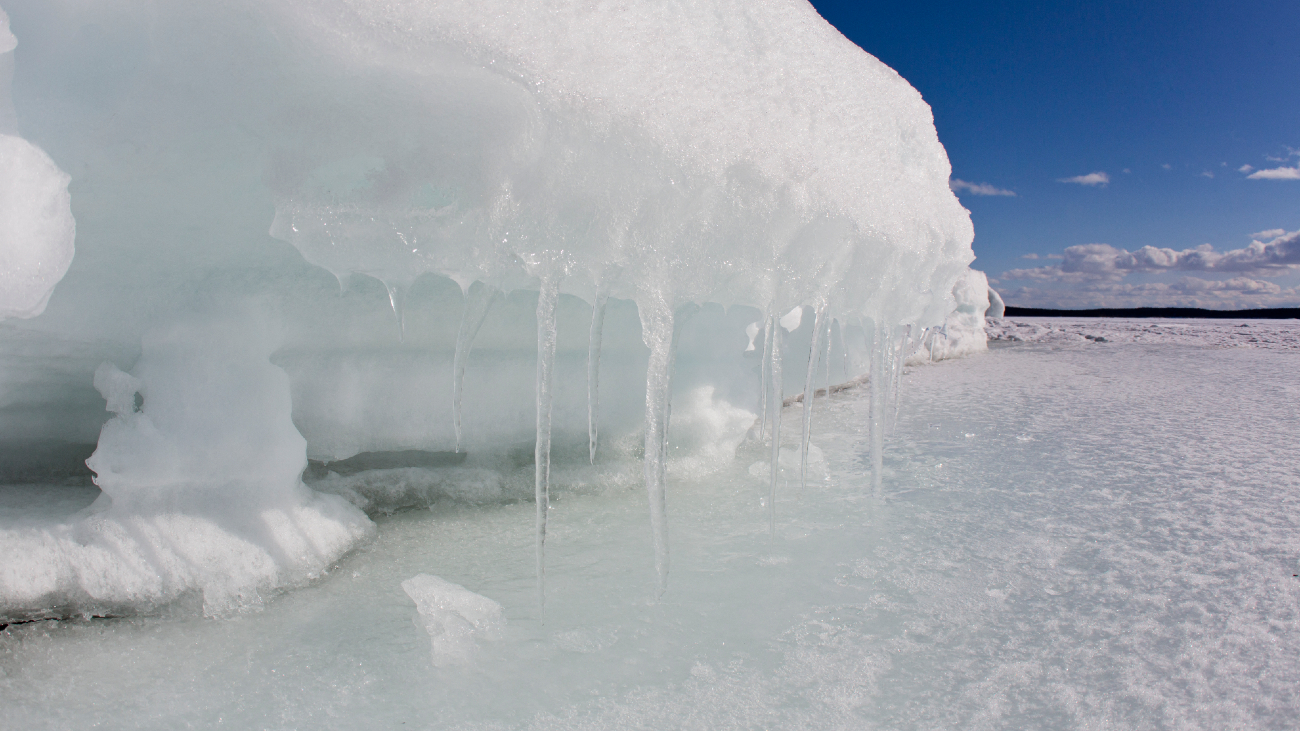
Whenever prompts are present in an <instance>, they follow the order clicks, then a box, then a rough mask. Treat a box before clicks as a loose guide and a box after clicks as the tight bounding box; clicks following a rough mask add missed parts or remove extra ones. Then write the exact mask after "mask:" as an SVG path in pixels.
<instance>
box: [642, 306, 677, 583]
mask: <svg viewBox="0 0 1300 731" xmlns="http://www.w3.org/2000/svg"><path fill="white" fill-rule="evenodd" d="M640 310H641V331H642V334H643V337H644V338H645V340H646V344H647V345H649V346H650V362H649V363H648V364H647V366H646V387H645V458H644V463H643V466H644V469H645V485H646V498H647V499H648V500H649V502H650V532H651V535H652V540H653V543H654V554H655V574H656V576H657V580H658V581H657V589H658V594H657V595H658V596H663V593H664V592H665V591H666V590H667V589H668V506H667V497H666V494H665V485H664V480H665V478H666V476H667V472H666V466H665V464H664V462H665V460H666V458H667V455H666V454H665V453H664V444H665V440H666V439H667V434H668V415H669V413H668V408H669V403H670V401H669V400H670V399H671V398H672V390H671V389H672V353H673V319H674V315H673V311H672V309H671V307H670V306H669V305H668V304H667V303H666V302H664V301H662V300H657V301H655V302H653V303H645V304H644V305H643V306H642V307H641V308H640Z"/></svg>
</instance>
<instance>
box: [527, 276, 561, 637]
mask: <svg viewBox="0 0 1300 731" xmlns="http://www.w3.org/2000/svg"><path fill="white" fill-rule="evenodd" d="M559 301H560V274H559V273H558V272H555V271H550V272H545V273H543V274H542V285H541V290H540V291H539V292H538V293H537V446H536V448H535V449H534V451H533V459H534V462H535V466H536V469H535V471H534V487H535V497H536V499H537V604H538V606H539V607H540V608H541V609H542V611H543V614H544V613H545V611H546V516H547V512H548V511H549V509H550V488H551V484H550V483H551V380H552V375H553V370H554V367H555V308H556V305H557V304H558V303H559Z"/></svg>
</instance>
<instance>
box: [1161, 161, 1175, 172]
mask: <svg viewBox="0 0 1300 731" xmlns="http://www.w3.org/2000/svg"><path fill="white" fill-rule="evenodd" d="M1160 167H1162V168H1164V169H1165V170H1173V169H1174V166H1173V165H1170V164H1169V163H1165V164H1164V165H1161V166H1160Z"/></svg>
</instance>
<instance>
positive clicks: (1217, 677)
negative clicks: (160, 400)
mask: <svg viewBox="0 0 1300 731" xmlns="http://www.w3.org/2000/svg"><path fill="white" fill-rule="evenodd" d="M1018 321H1019V322H1022V323H1025V324H1024V326H1023V329H1022V330H1021V335H1024V334H1026V333H1028V332H1029V331H1030V330H1031V329H1033V328H1038V329H1039V330H1045V331H1046V332H1049V333H1051V332H1055V333H1057V335H1050V336H1048V335H1043V334H1041V333H1040V335H1039V336H1038V337H1020V340H1022V341H1033V340H1037V341H1038V342H1021V343H1019V344H1015V345H1011V346H1005V347H1004V346H999V345H997V344H995V345H994V349H993V350H991V351H990V352H989V353H987V354H983V355H979V356H974V357H970V358H966V359H963V360H958V361H949V362H944V363H940V364H935V365H925V366H919V367H915V368H910V369H909V370H908V373H907V375H906V376H905V377H904V379H903V395H902V399H903V412H902V415H901V417H900V420H899V423H898V427H897V430H896V431H895V433H894V434H893V435H892V436H891V437H890V438H889V440H888V442H887V446H888V449H887V452H886V456H885V459H886V462H885V468H886V471H885V481H884V485H885V489H884V497H883V500H880V501H877V500H873V499H872V498H871V497H870V494H869V492H870V491H869V484H870V475H869V464H870V462H869V457H868V455H867V450H868V437H867V434H866V424H867V410H868V404H867V398H866V391H865V390H863V389H859V390H855V391H847V392H844V393H841V394H837V395H836V396H833V397H832V398H831V399H830V400H829V401H820V400H819V401H818V402H817V404H816V412H815V414H814V428H813V443H814V445H815V446H816V447H818V448H819V450H820V452H821V454H822V455H824V461H823V463H822V464H821V465H820V466H819V468H818V469H815V470H814V475H813V476H812V477H810V481H809V484H808V486H807V488H805V489H800V488H799V486H798V483H797V474H798V470H797V466H796V467H795V469H793V470H787V472H789V473H792V474H791V476H792V477H793V478H794V479H792V480H790V481H788V482H787V483H786V484H784V485H782V487H781V489H780V491H779V493H778V503H777V529H776V535H775V537H774V538H772V537H769V535H768V531H767V512H766V507H765V505H764V502H763V501H764V499H765V496H766V494H767V484H766V480H765V477H755V476H753V475H752V474H751V471H750V467H751V466H752V465H753V463H754V462H756V461H757V460H759V459H761V458H762V457H761V456H759V455H758V453H757V452H756V453H755V454H753V455H750V456H748V457H743V458H741V459H737V460H736V461H735V462H734V463H733V464H731V465H729V466H727V467H726V468H725V469H724V470H723V471H722V472H721V473H718V474H716V475H714V476H713V477H711V478H709V479H706V480H699V481H693V482H682V481H680V480H673V478H672V476H671V475H670V492H669V504H668V510H669V520H670V540H671V548H672V573H671V576H670V580H669V589H668V592H667V594H665V596H664V597H663V599H662V600H661V601H659V602H656V601H655V600H654V585H655V580H654V565H653V555H652V551H651V548H650V540H651V537H650V532H649V527H648V525H647V522H648V521H647V520H646V502H645V495H644V492H643V490H641V489H640V488H639V486H638V487H637V488H635V489H629V488H628V487H627V486H625V485H620V486H616V487H610V488H608V489H603V490H602V489H591V490H587V491H583V492H573V491H570V492H567V493H563V492H562V493H560V494H559V497H558V499H555V502H554V506H553V509H552V512H551V523H550V528H549V530H550V533H549V536H548V544H547V546H548V551H547V591H548V603H547V607H546V615H545V621H544V622H542V621H539V619H540V618H539V611H538V608H537V605H536V600H535V587H534V578H533V571H534V564H533V561H534V557H533V549H532V546H533V516H534V506H533V505H532V504H530V503H508V504H493V505H486V506H484V505H480V506H473V505H467V504H458V503H453V502H447V503H439V504H436V505H435V506H434V507H433V508H432V509H430V510H423V509H422V510H412V511H407V512H400V513H396V514H394V515H391V516H388V517H382V516H381V517H378V518H377V522H378V524H379V535H378V538H377V540H375V541H374V542H373V543H371V544H369V545H367V546H366V547H364V548H363V549H361V550H359V551H358V552H356V553H354V554H352V555H350V556H348V557H347V558H345V559H344V560H343V561H342V562H340V563H339V564H338V565H337V566H336V567H335V568H334V569H333V570H332V571H331V572H330V574H329V576H327V577H326V578H324V579H323V580H321V581H319V582H317V583H315V584H314V585H312V586H309V587H307V588H304V589H300V590H296V591H293V592H290V593H287V594H284V595H281V596H279V597H278V598H275V599H274V600H272V601H270V602H268V603H267V604H266V606H265V608H264V609H263V610H262V611H259V612H255V613H249V614H245V615H242V616H239V617H236V618H234V619H228V620H209V619H196V618H190V617H182V616H177V617H155V618H133V619H108V620H91V621H81V620H78V621H61V622H54V621H48V622H35V623H30V624H22V625H12V626H10V627H8V628H7V629H6V630H4V631H3V632H0V727H3V728H7V729H8V728H12V729H19V728H23V729H40V728H90V727H100V728H158V729H163V728H166V729H172V728H182V727H200V728H211V727H217V726H225V727H230V728H240V729H243V728H286V729H287V728H339V729H354V728H361V729H369V728H376V729H378V728H491V729H509V728H539V729H547V728H590V729H609V728H699V729H714V728H809V729H830V728H846V729H850V728H851V729H865V728H882V729H897V728H908V729H910V728H917V729H919V728H945V727H961V728H1009V729H1010V728H1014V729H1024V728H1052V729H1054V728H1112V729H1129V728H1131V729H1150V728H1168V729H1174V728H1177V729H1198V728H1203V729H1229V728H1240V729H1255V728H1276V729H1284V728H1294V727H1295V724H1296V719H1297V718H1300V578H1297V577H1296V574H1300V563H1298V562H1297V559H1298V558H1300V466H1298V465H1297V461H1296V456H1295V455H1296V453H1297V450H1296V447H1297V441H1296V440H1297V437H1296V434H1297V433H1300V378H1297V375H1296V374H1297V373H1298V372H1300V353H1298V352H1296V350H1295V349H1294V348H1293V347H1290V346H1287V345H1286V343H1294V342H1295V340H1296V339H1295V335H1296V333H1297V330H1296V326H1295V325H1294V324H1292V323H1258V322H1255V323H1249V324H1250V327H1249V328H1238V330H1232V331H1229V330H1227V328H1229V327H1231V326H1232V325H1233V324H1234V323H1217V324H1215V325H1214V326H1213V327H1206V328H1204V329H1203V330H1202V331H1201V333H1202V335H1201V336H1199V337H1198V336H1196V335H1195V334H1194V333H1191V331H1186V328H1185V327H1183V326H1180V324H1179V323H1172V324H1170V323H1169V322H1168V321H1166V322H1165V323H1156V324H1160V325H1161V326H1162V327H1163V326H1165V325H1168V327H1167V329H1168V330H1170V331H1178V332H1179V333H1183V334H1178V335H1177V336H1176V337H1175V336H1174V335H1171V336H1170V337H1168V338H1166V339H1164V340H1155V339H1151V340H1149V341H1147V342H1142V338H1141V337H1136V336H1134V337H1129V338H1128V340H1129V341H1136V342H1120V341H1122V340H1124V339H1125V338H1124V337H1122V336H1121V334H1122V333H1126V332H1127V333H1133V332H1135V331H1137V330H1141V329H1142V328H1144V327H1146V326H1148V325H1151V324H1153V323H1152V322H1147V323H1146V324H1145V325H1134V326H1129V325H1123V324H1115V323H1111V324H1098V323H1097V321H1091V322H1090V323H1085V324H1082V325H1077V326H1073V327H1074V330H1071V329H1070V326H1067V324H1063V323H1061V322H1059V321H1048V320H1036V321H1033V322H1030V321H1028V320H1027V319H1024V318H1019V319H1018ZM1128 322H1130V323H1132V322H1136V321H1128ZM1235 324H1240V323H1235ZM1016 327H1017V328H1019V327H1020V326H1016ZM1189 327H1192V328H1195V327H1197V326H1196V325H1195V324H1192V325H1190V326H1189ZM1087 328H1092V329H1087ZM1085 330H1086V332H1085ZM1247 330H1250V331H1252V332H1256V333H1269V335H1267V337H1265V338H1264V339H1265V340H1267V343H1266V344H1265V345H1262V346H1261V345H1253V344H1249V343H1236V342H1231V339H1232V338H1234V337H1238V336H1237V332H1238V331H1243V332H1244V331H1247ZM1184 331H1186V332H1184ZM1221 331H1222V332H1221ZM1035 332H1036V330H1035ZM1225 333H1226V334H1225ZM1085 334H1091V335H1093V338H1086V337H1084V335H1085ZM1098 337H1105V338H1106V341H1105V342H1098V341H1097V340H1096V338H1098ZM1269 338H1271V339H1269ZM1257 340H1258V338H1257ZM1268 343H1276V345H1269V344H1268ZM1226 345H1249V347H1223V346H1226ZM795 414H797V411H791V412H789V413H788V414H787V418H786V419H785V420H784V422H785V423H786V425H787V429H788V430H789V431H787V433H786V434H785V438H786V440H787V441H788V442H789V443H790V445H791V446H792V447H793V446H794V445H795V444H796V443H797V441H798V436H797V432H796V430H797V429H798V421H799V419H798V418H796V417H795V416H794V415H795ZM754 472H756V473H759V474H762V475H764V476H765V475H766V472H765V471H763V470H758V469H756V470H754ZM50 489H54V488H50ZM59 489H64V490H68V491H69V492H68V493H67V494H66V497H62V498H59V500H61V501H62V503H61V505H62V506H63V507H62V508H60V507H59V506H53V507H50V508H48V509H47V510H45V511H43V512H42V511H35V510H32V509H30V508H24V507H22V498H21V493H22V490H19V489H18V488H10V489H9V492H7V493H5V495H0V498H2V499H0V515H3V516H4V521H6V522H7V526H0V527H10V528H12V527H13V526H14V525H15V522H21V521H28V522H31V521H39V520H48V519H49V518H48V514H49V513H50V512H51V511H54V510H58V509H76V508H77V507H80V505H81V504H82V503H83V502H84V498H85V497H86V496H85V495H81V493H84V492H86V491H85V490H84V489H82V488H59ZM78 490H80V491H81V492H80V493H79V492H78ZM92 497H93V495H92ZM79 501H81V502H79ZM51 502H52V503H53V501H51ZM420 573H428V574H433V575H436V576H440V577H442V578H444V579H447V580H448V581H452V582H455V583H458V584H461V585H463V586H465V587H466V588H468V589H470V590H472V591H474V592H477V593H479V594H482V595H484V596H487V597H489V598H491V599H493V600H495V601H497V602H499V603H500V604H501V605H502V606H503V607H504V610H505V618H506V622H507V624H506V627H505V631H504V634H503V635H502V637H501V638H500V639H497V640H495V641H482V642H480V643H479V645H478V650H477V655H476V656H475V659H474V661H473V664H472V666H470V667H452V668H437V667H435V666H434V664H433V663H432V661H431V653H430V641H429V637H428V635H427V634H426V633H425V630H424V629H423V628H422V626H418V625H417V624H416V623H415V622H413V621H412V619H413V617H414V616H415V605H414V603H413V602H412V601H411V599H410V598H408V597H407V595H406V594H405V593H404V592H403V590H402V588H401V586H400V584H401V582H402V581H404V580H406V579H409V578H411V577H413V576H415V575H417V574H420Z"/></svg>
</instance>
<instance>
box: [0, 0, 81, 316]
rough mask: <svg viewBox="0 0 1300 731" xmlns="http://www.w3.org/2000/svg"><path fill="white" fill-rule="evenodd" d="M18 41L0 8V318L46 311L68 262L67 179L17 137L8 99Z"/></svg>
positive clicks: (72, 233)
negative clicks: (55, 286)
mask: <svg viewBox="0 0 1300 731" xmlns="http://www.w3.org/2000/svg"><path fill="white" fill-rule="evenodd" d="M17 45H18V39H17V38H15V37H14V35H13V33H12V32H10V30H9V16H8V15H6V14H5V12H4V10H3V9H0V320H3V319H5V318H11V317H18V318H29V317H35V316H37V315H39V314H41V313H42V312H44V311H45V305H46V303H47V302H49V300H50V294H52V293H53V291H54V285H56V284H58V283H59V280H60V279H62V278H63V274H64V272H66V271H68V265H69V264H70V263H72V252H73V244H72V241H73V238H74V237H75V235H76V223H75V222H74V221H73V219H72V208H71V205H70V198H69V196H68V181H69V180H70V179H71V178H69V176H68V175H67V173H64V172H63V171H62V170H60V169H59V167H58V165H56V164H54V161H53V160H51V159H50V156H49V155H47V154H45V151H44V150H42V149H41V148H39V147H37V146H36V145H33V144H32V143H31V142H28V141H27V140H25V139H23V138H22V137H19V136H17V125H16V123H15V120H14V115H13V105H12V103H11V102H10V99H9V85H10V76H11V74H12V73H13V51H14V49H15V48H16V47H17Z"/></svg>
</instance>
